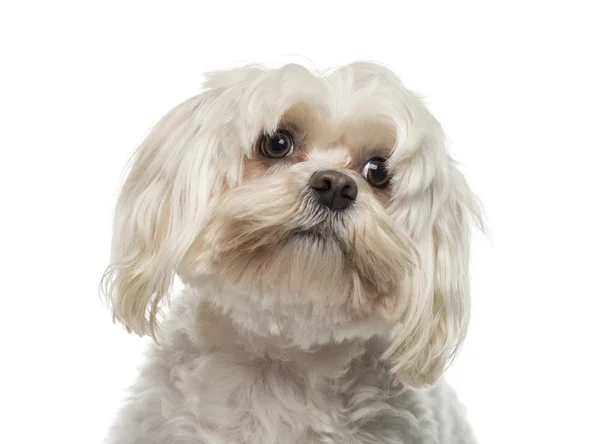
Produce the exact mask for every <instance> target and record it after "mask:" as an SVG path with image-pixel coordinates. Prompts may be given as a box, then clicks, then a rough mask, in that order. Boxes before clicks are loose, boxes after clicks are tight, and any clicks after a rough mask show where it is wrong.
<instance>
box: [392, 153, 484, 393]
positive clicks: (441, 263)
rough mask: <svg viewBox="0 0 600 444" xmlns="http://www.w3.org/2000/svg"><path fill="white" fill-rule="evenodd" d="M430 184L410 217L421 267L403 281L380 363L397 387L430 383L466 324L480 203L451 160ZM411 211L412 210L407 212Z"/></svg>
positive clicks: (449, 357)
mask: <svg viewBox="0 0 600 444" xmlns="http://www.w3.org/2000/svg"><path fill="white" fill-rule="evenodd" d="M442 162H443V164H444V166H445V168H444V170H445V171H444V172H443V173H442V174H441V175H440V176H438V177H435V178H434V179H433V181H432V182H431V183H430V185H429V187H428V189H427V191H426V196H427V197H426V198H425V199H422V201H421V207H419V209H418V211H417V212H416V213H420V214H419V216H420V217H419V216H415V218H416V219H418V221H417V223H416V224H415V227H413V228H414V231H413V233H412V234H413V238H414V240H415V243H416V245H417V249H418V251H419V255H420V264H419V265H420V267H418V269H419V270H418V271H416V272H415V273H414V274H413V276H411V277H410V278H409V279H408V280H407V281H406V287H404V291H405V292H406V293H407V298H408V300H407V302H406V305H407V306H406V307H405V311H404V314H403V318H402V321H401V323H400V324H399V325H398V327H397V330H396V332H395V333H394V337H393V339H392V341H391V345H390V347H389V348H388V350H387V351H386V353H385V355H384V358H386V359H389V361H390V363H391V365H392V372H393V373H394V374H395V376H396V380H397V381H398V382H402V383H405V384H408V385H411V386H422V385H427V384H432V383H434V382H435V381H436V380H437V378H438V377H439V376H440V375H441V374H442V373H443V371H444V370H445V368H446V367H447V365H448V364H449V363H450V362H451V361H452V359H453V358H454V356H455V355H456V353H457V351H458V349H459V347H460V346H461V344H462V342H463V339H464V337H465V334H466V329H467V324H468V318H469V307H470V304H469V246H470V231H471V226H472V222H475V223H476V224H478V225H479V226H481V216H480V209H479V203H478V202H477V200H476V199H475V198H474V197H473V195H472V194H471V191H470V189H469V187H468V185H467V183H466V181H465V179H464V177H463V175H462V174H461V173H460V171H459V170H458V169H457V168H456V166H455V165H454V162H453V161H452V159H450V158H449V157H447V156H446V155H445V154H444V158H443V161H442ZM411 210H413V208H412V207H411Z"/></svg>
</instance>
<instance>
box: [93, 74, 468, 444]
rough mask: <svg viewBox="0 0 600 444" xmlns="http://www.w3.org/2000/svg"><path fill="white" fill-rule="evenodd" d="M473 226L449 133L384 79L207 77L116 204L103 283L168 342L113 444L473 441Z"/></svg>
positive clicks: (159, 348) (155, 356)
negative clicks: (468, 399) (175, 290)
mask: <svg viewBox="0 0 600 444" xmlns="http://www.w3.org/2000/svg"><path fill="white" fill-rule="evenodd" d="M321 177H325V179H320V178H321ZM471 221H475V222H478V221H479V209H478V205H477V203H476V201H475V199H474V198H473V197H472V196H471V193H470V191H469V188H468V186H467V184H466V182H465V181H464V179H463V176H462V175H461V174H460V172H459V171H458V170H457V168H456V166H455V165H454V163H453V161H452V159H451V158H450V157H449V156H448V154H447V152H446V150H445V147H444V137H443V134H442V131H441V128H440V126H439V124H438V123H437V121H436V120H435V119H434V118H433V117H432V116H431V114H430V113H429V112H428V111H427V109H426V108H425V107H424V106H423V104H422V103H421V101H419V100H418V99H417V98H416V97H415V96H414V95H413V94H412V93H411V92H409V91H408V90H407V89H406V88H404V86H403V85H402V83H401V82H400V80H399V79H398V78H397V77H396V75H395V74H394V73H393V72H391V71H390V70H389V69H387V68H385V67H382V66H380V65H377V64H373V63H355V64H351V65H348V66H345V67H342V68H340V69H337V70H335V71H331V72H327V73H321V74H319V75H314V74H312V73H311V72H309V71H308V70H306V69H305V68H303V67H300V66H297V65H287V66H283V67H282V68H279V69H276V70H268V69H264V68H261V67H256V66H250V67H245V68H241V69H237V70H233V71H228V72H220V73H215V74H212V75H210V76H209V80H208V82H207V83H206V90H205V91H204V92H203V93H202V94H200V95H198V96H196V97H194V98H192V99H190V100H188V101H186V102H184V103H182V104H180V105H178V106H177V107H175V108H174V109H173V110H172V111H171V112H170V113H168V114H167V115H166V116H165V117H164V118H163V119H162V120H161V121H160V122H159V123H158V124H157V125H156V127H155V128H154V129H153V130H152V132H151V134H150V135H149V136H148V138H147V139H146V141H145V142H144V143H143V144H142V146H141V147H140V149H139V151H138V153H137V155H136V157H135V159H134V163H133V165H132V168H131V171H130V173H129V175H128V177H127V180H126V182H125V184H124V186H123V190H122V192H121V196H120V199H119V202H118V206H117V210H116V217H115V231H114V239H113V259H112V264H111V266H110V267H109V268H108V270H107V272H106V274H105V277H104V280H103V289H104V292H105V294H106V295H107V297H108V299H109V301H111V303H112V306H113V310H114V315H115V318H116V319H117V320H119V321H120V322H122V323H123V324H124V325H125V326H126V327H127V328H128V330H130V331H133V332H136V333H138V334H151V335H153V336H154V338H155V339H156V342H157V344H156V346H155V347H154V349H153V350H152V352H151V354H150V357H149V360H148V362H147V364H146V365H145V367H144V368H143V370H142V372H141V375H140V378H139V380H138V381H137V383H136V384H135V386H134V387H133V389H132V393H131V397H130V399H129V400H128V402H127V404H126V406H125V407H124V409H123V410H122V412H121V414H120V416H119V419H118V421H117V424H116V425H115V426H114V428H113V429H112V431H111V433H110V437H109V442H110V443H114V444H134V443H135V444H159V443H160V444H167V443H173V444H187V443H190V444H191V443H194V444H199V443H206V444H233V443H239V444H287V443H298V444H300V443H303V444H308V443H348V444H366V443H390V444H391V443H395V444H400V443H405V444H409V443H414V444H417V443H444V444H453V443H457V444H458V443H464V444H468V443H473V442H474V439H473V438H472V435H471V433H470V431H469V428H468V426H467V425H466V421H465V419H464V415H463V413H462V408H461V407H460V405H459V404H458V402H457V401H456V399H455V396H454V394H453V393H452V391H451V390H450V389H449V388H448V387H447V386H446V384H445V383H444V382H443V380H439V377H440V375H441V374H442V373H443V371H444V369H445V367H446V366H447V365H448V363H449V362H450V361H451V360H452V358H453V357H454V356H455V354H456V351H457V349H458V348H459V346H460V344H461V342H462V340H463V338H464V335H465V332H466V327H467V321H468V308H469V290H468V256H469V231H470V222H471ZM176 274H177V275H179V276H180V277H181V279H182V280H183V281H184V282H185V284H186V286H187V289H186V290H185V291H184V292H183V293H182V294H181V295H179V296H178V297H177V298H176V299H175V300H174V301H173V304H172V305H171V307H170V310H169V312H168V315H167V317H166V319H165V320H162V319H161V318H162V310H161V307H163V304H162V300H163V298H164V297H165V296H168V295H169V293H170V290H171V287H172V284H173V279H174V277H175V275H176Z"/></svg>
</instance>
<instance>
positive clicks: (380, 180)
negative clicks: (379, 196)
mask: <svg viewBox="0 0 600 444" xmlns="http://www.w3.org/2000/svg"><path fill="white" fill-rule="evenodd" d="M363 177H364V178H365V179H367V181H368V182H369V183H370V184H371V185H373V186H374V187H377V188H385V187H386V186H388V184H389V183H390V176H389V174H388V172H387V169H386V167H385V159H382V158H380V157H374V158H373V159H371V160H369V161H368V162H367V163H366V164H365V166H364V168H363Z"/></svg>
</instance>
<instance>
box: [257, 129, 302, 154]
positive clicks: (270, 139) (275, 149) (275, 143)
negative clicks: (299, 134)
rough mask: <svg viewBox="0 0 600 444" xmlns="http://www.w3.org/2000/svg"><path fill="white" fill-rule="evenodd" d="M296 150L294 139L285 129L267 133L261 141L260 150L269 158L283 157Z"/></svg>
mask: <svg viewBox="0 0 600 444" xmlns="http://www.w3.org/2000/svg"><path fill="white" fill-rule="evenodd" d="M292 151H294V139H293V138H292V135H291V134H290V133H288V132H287V131H284V130H278V131H277V132H275V134H273V135H265V136H263V138H262V140H261V141H260V152H261V154H262V155H263V156H265V157H268V158H269V159H283V158H284V157H286V156H289V155H290V154H291V153H292Z"/></svg>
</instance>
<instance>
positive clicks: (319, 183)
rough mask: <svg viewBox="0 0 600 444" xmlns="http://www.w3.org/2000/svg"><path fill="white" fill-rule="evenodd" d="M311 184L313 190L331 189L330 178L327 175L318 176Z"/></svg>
mask: <svg viewBox="0 0 600 444" xmlns="http://www.w3.org/2000/svg"><path fill="white" fill-rule="evenodd" d="M311 185H312V187H313V188H314V189H315V190H319V191H327V190H329V189H331V179H329V178H327V177H320V178H318V179H317V180H315V181H313V182H312V183H311Z"/></svg>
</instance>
